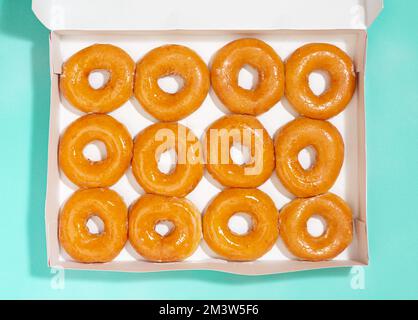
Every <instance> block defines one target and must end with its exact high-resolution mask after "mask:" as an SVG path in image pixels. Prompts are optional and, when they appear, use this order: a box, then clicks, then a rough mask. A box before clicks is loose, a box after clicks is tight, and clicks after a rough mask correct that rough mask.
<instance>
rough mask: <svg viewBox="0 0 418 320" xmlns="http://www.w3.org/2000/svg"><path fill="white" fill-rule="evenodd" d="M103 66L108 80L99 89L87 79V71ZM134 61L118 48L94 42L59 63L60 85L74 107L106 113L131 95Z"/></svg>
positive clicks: (90, 71)
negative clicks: (60, 67) (62, 62)
mask: <svg viewBox="0 0 418 320" xmlns="http://www.w3.org/2000/svg"><path fill="white" fill-rule="evenodd" d="M99 70H105V71H107V72H108V73H109V80H108V81H107V82H106V83H105V84H104V85H103V86H102V87H101V88H98V89H94V88H93V87H92V86H91V85H90V83H89V75H90V73H92V72H94V71H99ZM134 72H135V62H134V61H133V60H132V59H131V57H130V56H129V55H128V54H127V53H126V52H125V51H123V50H122V49H121V48H118V47H115V46H112V45H110V44H95V45H92V46H90V47H87V48H85V49H83V50H81V51H78V52H77V53H76V54H74V55H73V56H71V57H70V58H69V59H68V60H67V61H66V62H65V63H64V64H63V67H62V74H61V76H60V88H61V92H62V94H63V95H64V97H65V98H66V99H67V100H68V102H70V104H72V105H73V106H74V107H76V108H77V109H79V110H81V111H83V112H86V113H90V112H94V113H108V112H111V111H113V110H115V109H117V108H119V107H120V106H121V105H123V104H124V103H125V102H126V101H128V99H129V98H130V97H131V96H132V91H133V81H134Z"/></svg>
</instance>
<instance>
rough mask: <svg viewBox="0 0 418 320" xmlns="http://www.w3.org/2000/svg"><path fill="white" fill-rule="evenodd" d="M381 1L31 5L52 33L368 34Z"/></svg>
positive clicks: (57, 0)
mask: <svg viewBox="0 0 418 320" xmlns="http://www.w3.org/2000/svg"><path fill="white" fill-rule="evenodd" d="M382 8H383V0H338V1H336V0H256V1H255V0H240V1H238V0H230V1H227V0H210V1H208V2H206V3H205V2H203V1H196V0H175V1H173V0H151V1H146V2H145V1H137V0H117V1H115V0H88V1H86V0H71V1H68V0H32V9H33V11H34V12H35V14H36V16H37V17H38V19H39V20H40V21H41V22H42V23H43V24H44V25H45V26H46V27H47V28H48V29H50V30H55V31H56V30H177V29H185V30H187V29H190V30H213V29H216V30H228V29H234V30H236V29H240V30H271V29H365V28H367V27H368V26H369V25H370V24H371V23H372V22H373V20H374V19H375V18H376V17H377V16H378V14H379V13H380V11H381V9H382Z"/></svg>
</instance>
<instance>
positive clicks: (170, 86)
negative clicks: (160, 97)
mask: <svg viewBox="0 0 418 320" xmlns="http://www.w3.org/2000/svg"><path fill="white" fill-rule="evenodd" d="M157 82H158V86H159V87H160V89H161V90H163V91H164V92H165V93H169V94H175V93H177V92H179V91H180V90H181V89H182V88H183V86H184V79H183V78H182V77H180V76H179V75H176V74H170V75H167V76H164V77H161V78H159V79H158V81H157Z"/></svg>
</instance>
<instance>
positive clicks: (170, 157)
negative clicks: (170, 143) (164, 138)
mask: <svg viewBox="0 0 418 320" xmlns="http://www.w3.org/2000/svg"><path fill="white" fill-rule="evenodd" d="M157 163H158V170H160V172H161V173H164V174H170V173H172V172H173V171H174V169H175V168H176V165H177V153H176V150H174V148H171V149H168V150H166V151H164V152H163V153H161V154H160V156H159V157H158V160H157Z"/></svg>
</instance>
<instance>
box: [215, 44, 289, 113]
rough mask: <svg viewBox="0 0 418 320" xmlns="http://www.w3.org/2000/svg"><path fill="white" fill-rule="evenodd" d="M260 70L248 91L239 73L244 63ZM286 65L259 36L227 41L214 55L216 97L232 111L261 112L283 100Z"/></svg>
mask: <svg viewBox="0 0 418 320" xmlns="http://www.w3.org/2000/svg"><path fill="white" fill-rule="evenodd" d="M247 65H248V66H250V67H252V68H254V69H255V70H257V73H258V81H257V84H256V86H255V87H254V88H252V89H250V90H247V89H244V88H242V87H240V86H239V84H238V76H239V72H240V70H241V69H242V68H243V67H245V66H247ZM284 78H285V76H284V65H283V62H282V60H281V59H280V57H279V56H278V55H277V53H276V52H275V51H274V50H273V48H272V47H270V46H269V45H268V44H267V43H265V42H263V41H261V40H258V39H239V40H235V41H232V42H230V43H228V44H227V45H226V46H224V47H223V48H221V49H220V50H219V51H218V52H217V53H216V55H215V57H214V59H213V63H212V68H211V82H212V87H213V90H214V91H215V93H216V96H217V97H218V98H219V100H220V101H221V102H222V103H223V105H224V106H225V107H227V108H228V109H229V110H230V111H231V112H232V113H240V114H249V115H253V116H256V115H259V114H262V113H264V112H266V111H267V110H269V109H270V108H272V107H273V106H274V105H275V104H276V103H277V102H279V101H280V99H281V97H282V96H283V93H284Z"/></svg>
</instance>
